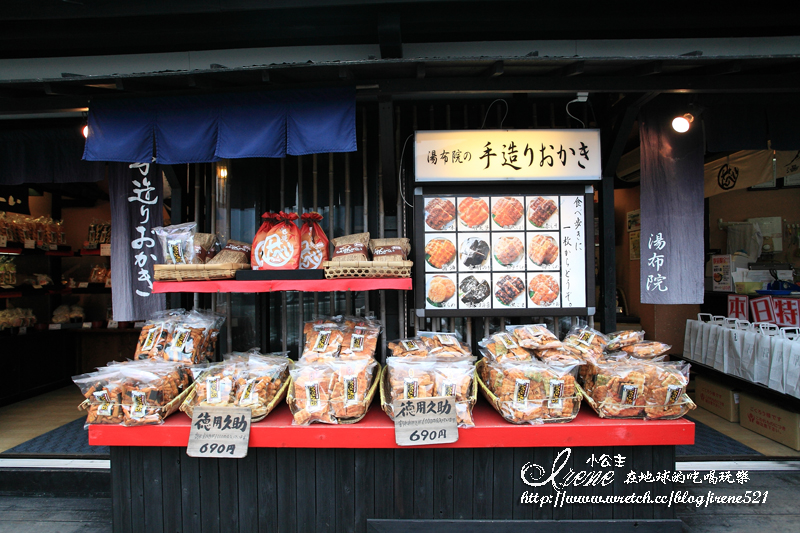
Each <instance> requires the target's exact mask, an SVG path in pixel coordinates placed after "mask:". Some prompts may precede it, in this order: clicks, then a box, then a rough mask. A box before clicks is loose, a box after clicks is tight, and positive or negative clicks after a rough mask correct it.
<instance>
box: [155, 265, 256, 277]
mask: <svg viewBox="0 0 800 533" xmlns="http://www.w3.org/2000/svg"><path fill="white" fill-rule="evenodd" d="M244 269H248V270H249V269H250V264H249V263H220V264H218V265H154V266H153V277H154V278H155V279H156V280H157V281H167V280H172V281H198V280H211V279H233V278H235V277H236V271H237V270H244Z"/></svg>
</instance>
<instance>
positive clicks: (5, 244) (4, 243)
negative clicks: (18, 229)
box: [0, 235, 8, 248]
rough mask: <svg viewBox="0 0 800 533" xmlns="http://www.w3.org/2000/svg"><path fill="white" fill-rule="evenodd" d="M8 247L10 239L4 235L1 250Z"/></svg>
mask: <svg viewBox="0 0 800 533" xmlns="http://www.w3.org/2000/svg"><path fill="white" fill-rule="evenodd" d="M6 246H8V237H6V236H5V235H3V236H1V237H0V248H5V247H6Z"/></svg>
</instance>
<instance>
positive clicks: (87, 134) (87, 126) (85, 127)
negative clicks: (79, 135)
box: [83, 124, 89, 139]
mask: <svg viewBox="0 0 800 533" xmlns="http://www.w3.org/2000/svg"><path fill="white" fill-rule="evenodd" d="M83 138H84V139H88V138H89V125H88V124H87V125H86V126H84V127H83Z"/></svg>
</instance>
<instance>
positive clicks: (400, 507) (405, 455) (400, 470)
mask: <svg viewBox="0 0 800 533" xmlns="http://www.w3.org/2000/svg"><path fill="white" fill-rule="evenodd" d="M375 510H376V511H378V512H380V510H381V508H379V507H377V508H376V509H375ZM394 515H395V517H396V518H412V517H413V516H414V450H394Z"/></svg>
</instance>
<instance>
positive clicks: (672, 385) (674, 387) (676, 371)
mask: <svg viewBox="0 0 800 533" xmlns="http://www.w3.org/2000/svg"><path fill="white" fill-rule="evenodd" d="M690 366H691V365H689V364H688V363H685V362H683V361H678V362H674V363H651V362H649V361H648V362H647V363H646V364H645V368H646V369H647V370H646V372H645V375H646V379H645V387H646V398H645V400H646V403H647V407H645V409H644V412H645V415H646V416H647V418H648V419H659V418H678V417H681V416H683V415H685V414H686V413H687V412H689V411H690V410H692V409H694V408H695V405H694V403H693V402H691V400H690V399H689V397H688V396H686V387H687V386H688V385H689V368H690Z"/></svg>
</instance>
